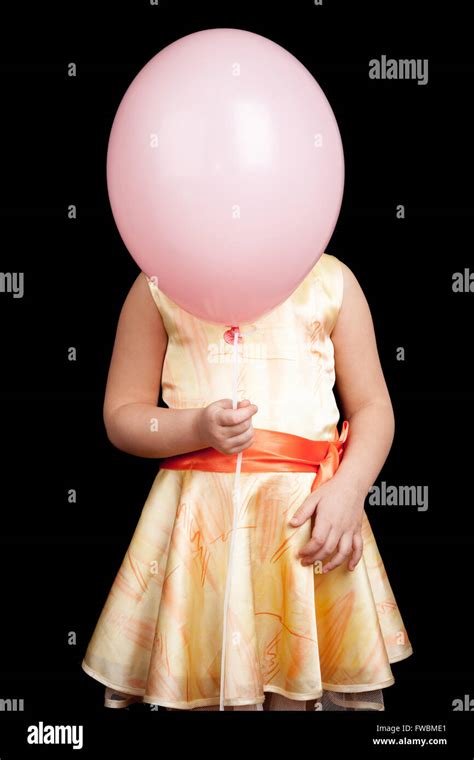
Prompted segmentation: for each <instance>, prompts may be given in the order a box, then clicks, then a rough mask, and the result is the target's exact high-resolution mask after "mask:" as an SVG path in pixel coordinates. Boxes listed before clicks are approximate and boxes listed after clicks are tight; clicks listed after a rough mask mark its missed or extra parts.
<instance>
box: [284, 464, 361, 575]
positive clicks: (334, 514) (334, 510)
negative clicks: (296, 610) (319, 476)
mask: <svg viewBox="0 0 474 760" xmlns="http://www.w3.org/2000/svg"><path fill="white" fill-rule="evenodd" d="M364 501H365V499H364V496H363V495H362V494H360V493H358V492H355V491H354V489H353V487H351V485H350V484H347V485H346V484H345V482H344V481H338V480H337V478H335V477H333V478H331V480H328V481H327V482H326V483H323V485H321V486H319V488H317V490H316V491H314V492H313V493H312V494H310V495H309V496H308V498H307V499H305V501H304V502H303V504H302V505H301V507H299V509H297V511H296V512H295V514H294V515H293V517H292V519H291V520H290V525H301V524H302V523H304V522H305V520H307V519H308V518H309V517H311V515H313V513H315V512H316V515H315V521H314V526H313V530H312V532H311V536H312V538H311V540H310V541H308V543H307V544H306V546H304V547H303V549H301V551H300V552H299V554H298V557H300V558H301V559H302V564H303V565H310V564H314V562H316V561H317V560H321V561H322V560H325V559H326V558H327V557H330V556H331V555H333V554H334V556H333V557H332V559H331V560H330V561H329V562H328V563H327V564H326V565H324V566H323V572H324V573H327V572H328V570H332V569H333V568H334V567H337V566H338V565H341V564H342V563H343V562H345V561H346V559H348V558H349V557H350V560H349V563H348V568H349V570H354V568H355V566H356V565H357V563H358V562H359V560H360V558H361V557H362V551H363V546H364V545H363V541H362V535H361V528H362V517H363V513H364ZM295 520H296V522H295Z"/></svg>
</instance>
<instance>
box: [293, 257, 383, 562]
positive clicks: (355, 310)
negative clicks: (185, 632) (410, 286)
mask: <svg viewBox="0 0 474 760" xmlns="http://www.w3.org/2000/svg"><path fill="white" fill-rule="evenodd" d="M341 266H342V270H343V283H344V295H343V300H342V305H341V308H340V310H339V315H338V318H337V321H336V324H335V327H334V328H333V331H332V333H331V339H332V342H333V344H334V356H335V366H336V387H337V390H338V394H339V397H340V399H341V404H342V411H343V414H344V418H345V419H347V420H349V422H350V428H349V436H348V439H347V442H346V444H345V448H344V455H343V457H342V460H341V464H340V465H339V468H338V469H337V471H336V473H335V474H334V476H333V477H332V478H331V479H330V480H329V481H327V482H326V483H323V485H322V486H320V487H319V488H318V489H316V491H314V492H313V493H312V494H310V496H309V497H308V498H307V499H306V500H305V501H304V503H303V504H302V505H301V507H300V508H299V509H298V510H297V511H296V512H295V515H294V516H293V518H292V520H291V521H290V522H291V525H300V524H301V523H303V522H304V521H305V520H307V519H309V518H310V517H311V516H312V515H313V514H314V513H315V521H314V527H313V530H312V538H311V540H310V541H309V542H308V543H307V544H306V546H305V547H304V548H303V549H302V550H301V552H300V555H299V556H300V557H301V558H302V563H303V564H305V565H306V564H313V563H314V562H316V561H317V560H320V561H323V560H325V559H327V558H328V557H331V555H334V556H332V557H331V559H330V561H329V562H328V563H326V565H325V566H324V568H323V572H327V571H328V570H331V569H332V568H333V567H336V566H337V565H340V564H342V563H343V562H344V561H345V560H347V559H348V558H349V557H350V560H349V564H348V567H349V569H350V570H353V569H354V567H355V566H356V565H357V563H358V562H359V560H360V558H361V556H362V551H363V543H362V536H361V527H362V518H363V512H364V502H365V498H366V496H367V493H368V491H369V489H370V488H371V486H372V485H373V483H374V482H375V480H376V478H377V476H378V474H379V472H380V470H381V469H382V467H383V464H384V462H385V460H386V458H387V455H388V453H389V451H390V448H391V446H392V442H393V437H394V431H395V422H394V415H393V408H392V403H391V400H390V396H389V392H388V389H387V385H386V382H385V378H384V375H383V371H382V367H381V364H380V359H379V355H378V351H377V344H376V338H375V332H374V325H373V321H372V316H371V313H370V309H369V306H368V303H367V300H366V298H365V296H364V293H363V291H362V289H361V287H360V285H359V283H358V281H357V279H356V278H355V276H354V274H353V273H352V272H351V270H350V269H349V268H348V267H347V266H346V265H345V264H344V263H343V262H341ZM295 518H296V521H295Z"/></svg>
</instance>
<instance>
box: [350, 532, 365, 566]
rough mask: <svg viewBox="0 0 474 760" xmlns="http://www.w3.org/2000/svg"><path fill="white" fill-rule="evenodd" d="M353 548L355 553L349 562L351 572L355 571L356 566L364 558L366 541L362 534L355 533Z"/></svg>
mask: <svg viewBox="0 0 474 760" xmlns="http://www.w3.org/2000/svg"><path fill="white" fill-rule="evenodd" d="M352 547H353V549H354V551H353V553H352V557H351V558H350V561H349V570H354V568H355V566H356V565H357V563H358V562H359V560H360V558H361V557H362V552H363V551H364V541H363V539H362V536H361V534H360V533H354V536H353V539H352Z"/></svg>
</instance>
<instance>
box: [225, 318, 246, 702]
mask: <svg viewBox="0 0 474 760" xmlns="http://www.w3.org/2000/svg"><path fill="white" fill-rule="evenodd" d="M242 334H243V333H240V332H239V330H238V329H236V330H235V331H234V350H233V353H232V409H237V378H238V356H239V354H238V339H239V335H242ZM241 466H242V452H241V451H240V452H239V454H238V455H237V464H236V467H235V476H234V486H233V489H232V505H233V520H232V533H231V539H230V548H229V560H228V565H227V579H226V587H225V596H224V622H223V628H222V654H221V685H220V700H219V710H223V709H224V700H225V655H226V642H227V611H228V608H229V599H230V590H231V585H232V573H233V564H234V546H235V537H236V533H237V522H238V516H239V504H240V470H241Z"/></svg>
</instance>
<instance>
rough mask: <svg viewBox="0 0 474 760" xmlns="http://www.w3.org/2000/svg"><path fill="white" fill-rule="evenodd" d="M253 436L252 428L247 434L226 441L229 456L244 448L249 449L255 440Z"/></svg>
mask: <svg viewBox="0 0 474 760" xmlns="http://www.w3.org/2000/svg"><path fill="white" fill-rule="evenodd" d="M253 435H254V430H253V428H251V429H249V430H248V431H247V432H246V433H242V434H241V435H235V436H232V438H228V439H227V441H226V447H227V451H228V452H229V454H237V453H238V451H239V450H240V449H241V448H242V447H245V448H248V445H250V444H251V441H252V439H253Z"/></svg>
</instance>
